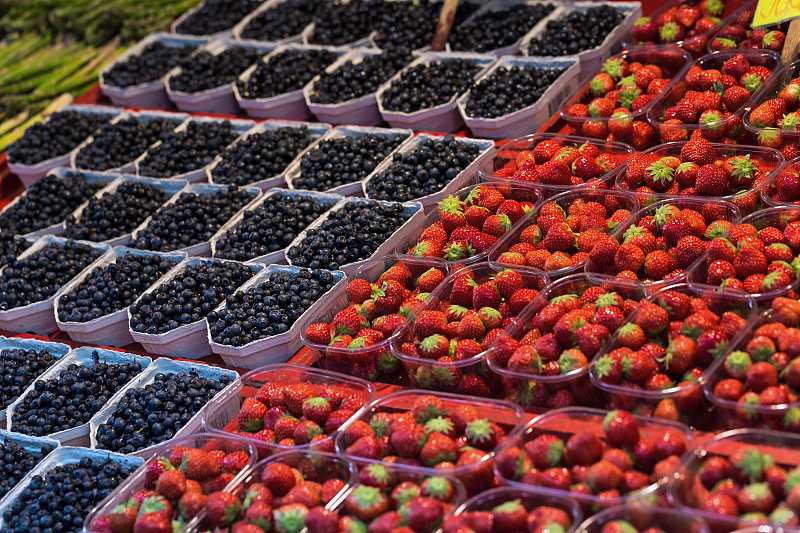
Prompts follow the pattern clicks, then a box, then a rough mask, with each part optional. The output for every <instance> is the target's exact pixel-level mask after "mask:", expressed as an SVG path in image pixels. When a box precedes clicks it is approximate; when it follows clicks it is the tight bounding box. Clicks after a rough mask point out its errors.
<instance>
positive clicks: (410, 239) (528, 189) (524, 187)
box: [394, 176, 542, 268]
mask: <svg viewBox="0 0 800 533" xmlns="http://www.w3.org/2000/svg"><path fill="white" fill-rule="evenodd" d="M470 181H471V182H472V183H470V184H469V185H468V186H466V187H464V188H463V189H461V190H459V191H456V192H455V193H453V194H452V196H453V197H455V198H458V199H459V200H461V201H462V202H464V201H466V200H467V198H468V197H469V196H470V194H471V193H473V191H475V190H476V189H478V188H481V187H487V188H489V189H492V190H497V191H499V192H500V193H501V194H502V195H503V196H504V197H505V199H506V200H516V201H517V202H526V203H529V204H531V205H532V206H533V207H534V208H535V207H536V206H537V205H538V204H539V202H540V201H541V198H542V192H541V191H540V190H539V189H537V188H536V187H534V186H532V185H529V184H525V183H480V178H478V176H473V177H472V178H471V179H470ZM440 220H441V216H440V215H439V213H438V210H432V211H431V212H430V213H429V214H428V215H427V216H426V217H425V219H424V220H423V221H422V223H421V224H420V225H418V226H416V227H415V228H414V229H413V230H412V231H408V232H406V233H405V235H403V237H402V238H401V240H400V242H399V243H398V244H397V245H396V246H395V248H394V253H396V254H398V255H414V247H415V246H416V245H417V244H418V243H419V242H420V238H421V236H422V234H423V232H424V231H425V229H426V228H428V227H430V226H433V225H434V224H435V223H436V222H438V221H440ZM499 242H500V239H499V238H498V239H497V241H495V243H494V244H493V245H490V246H488V247H486V249H484V250H481V251H478V252H476V253H474V254H473V255H470V256H468V257H464V258H462V259H458V260H449V259H447V257H446V256H445V257H444V260H445V261H447V262H448V263H449V264H450V267H451V268H455V267H459V266H464V265H471V264H473V263H479V262H483V261H486V260H487V259H488V258H489V254H490V253H491V251H492V250H493V248H494V247H495V246H496V245H497V243H499ZM437 257H438V255H437Z"/></svg>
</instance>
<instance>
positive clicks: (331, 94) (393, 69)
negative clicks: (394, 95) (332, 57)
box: [310, 51, 411, 104]
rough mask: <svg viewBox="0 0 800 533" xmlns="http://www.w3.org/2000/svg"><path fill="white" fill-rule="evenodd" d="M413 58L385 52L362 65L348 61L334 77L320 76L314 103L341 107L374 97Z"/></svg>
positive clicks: (331, 75)
mask: <svg viewBox="0 0 800 533" xmlns="http://www.w3.org/2000/svg"><path fill="white" fill-rule="evenodd" d="M410 58H411V56H410V54H408V53H406V52H405V51H403V52H396V51H385V52H383V53H380V54H378V55H368V56H365V57H364V58H363V59H361V61H359V62H357V63H356V62H354V61H348V62H347V63H345V64H344V65H342V66H340V67H338V68H337V69H336V70H334V71H333V72H331V73H323V74H321V75H320V78H319V80H317V81H316V82H315V83H314V85H313V87H312V89H311V97H310V100H311V101H312V102H315V103H319V104H339V103H342V102H347V101H348V100H352V99H353V98H359V97H361V96H364V95H367V94H371V93H373V92H375V91H376V90H377V89H378V87H380V85H381V84H382V83H384V82H385V81H386V80H388V79H389V78H391V77H392V76H394V75H395V74H396V73H397V72H399V71H400V69H402V68H403V67H404V66H405V65H406V64H408V62H409V60H410Z"/></svg>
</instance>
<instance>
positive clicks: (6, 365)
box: [0, 348, 56, 457]
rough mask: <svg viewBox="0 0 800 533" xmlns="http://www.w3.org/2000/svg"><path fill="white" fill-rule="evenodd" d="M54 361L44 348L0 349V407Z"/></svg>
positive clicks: (17, 394) (16, 395) (11, 400)
mask: <svg viewBox="0 0 800 533" xmlns="http://www.w3.org/2000/svg"><path fill="white" fill-rule="evenodd" d="M55 362H56V358H55V357H54V356H53V355H52V354H50V352H48V351H47V350H46V349H45V350H41V351H39V352H37V351H36V350H26V349H23V348H7V349H5V350H0V375H1V376H3V377H2V380H3V386H2V387H0V409H5V408H6V407H8V406H9V405H11V404H12V403H14V401H15V400H16V399H17V398H19V395H20V394H22V393H23V392H24V391H25V389H26V388H27V387H28V385H30V384H31V382H32V381H33V380H34V379H35V378H36V377H37V376H39V375H40V374H42V373H43V372H44V371H45V370H47V369H48V368H50V366H51V365H52V364H53V363H55ZM0 457H2V455H1V454H0Z"/></svg>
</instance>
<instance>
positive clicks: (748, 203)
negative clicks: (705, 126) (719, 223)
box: [616, 141, 783, 216]
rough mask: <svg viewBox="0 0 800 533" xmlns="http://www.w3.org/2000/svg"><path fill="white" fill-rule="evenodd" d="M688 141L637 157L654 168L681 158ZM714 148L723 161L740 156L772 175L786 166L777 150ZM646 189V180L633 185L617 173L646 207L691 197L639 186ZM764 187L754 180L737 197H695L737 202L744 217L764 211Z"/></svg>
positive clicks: (734, 146) (622, 186)
mask: <svg viewBox="0 0 800 533" xmlns="http://www.w3.org/2000/svg"><path fill="white" fill-rule="evenodd" d="M685 144H686V143H685V142H680V141H679V142H670V143H666V144H662V145H659V146H655V147H653V148H650V149H649V150H645V151H644V152H641V153H640V154H637V155H636V156H635V157H636V159H637V160H639V161H644V162H645V163H646V164H647V165H650V164H652V163H654V162H656V161H658V160H659V159H661V158H662V157H669V156H672V157H677V158H679V159H680V155H681V149H682V148H683V146H684V145H685ZM711 145H712V146H713V147H714V151H715V156H716V158H718V159H721V158H731V157H739V156H743V157H746V156H749V157H750V159H751V160H752V161H754V162H755V163H756V164H757V165H758V167H759V169H760V170H761V171H762V172H763V173H764V174H766V175H767V176H769V175H770V174H771V173H772V172H773V171H774V170H775V169H776V168H778V167H779V166H780V165H781V164H782V163H783V156H782V155H781V154H780V152H778V151H777V150H773V149H771V148H760V147H754V146H745V145H741V144H723V143H711ZM642 186H646V183H645V182H644V181H640V182H637V183H631V182H630V181H629V180H628V178H627V177H626V173H625V172H622V173H620V174H617V184H616V188H617V189H620V190H632V189H637V190H632V192H633V193H634V194H635V195H637V196H638V197H639V199H640V202H641V203H642V204H643V205H647V204H649V203H651V202H653V201H656V200H660V199H665V198H680V197H684V198H685V197H687V195H682V194H680V193H679V194H667V193H656V192H640V191H638V188H639V187H642ZM760 187H761V183H760V182H758V180H757V178H756V179H755V180H754V181H753V185H752V186H751V187H749V188H747V189H743V190H740V191H738V192H736V193H735V194H729V195H726V196H697V195H694V197H696V198H703V199H706V198H709V199H716V200H726V201H728V202H731V203H733V204H734V205H735V206H736V207H738V208H739V211H740V212H741V214H742V216H745V215H749V214H750V213H752V212H754V211H757V210H758V209H759V208H760V205H759V204H760V200H761V198H760V195H759V189H760Z"/></svg>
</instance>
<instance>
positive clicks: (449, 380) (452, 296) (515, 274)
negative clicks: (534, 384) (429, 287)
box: [391, 263, 547, 397]
mask: <svg viewBox="0 0 800 533" xmlns="http://www.w3.org/2000/svg"><path fill="white" fill-rule="evenodd" d="M546 284H547V278H546V276H545V275H544V274H542V273H541V272H539V271H534V270H529V269H526V268H519V267H508V268H504V267H499V266H491V265H489V264H487V263H478V264H476V265H473V266H468V267H461V268H459V269H457V270H454V272H453V273H452V274H450V276H449V277H448V278H447V279H445V281H444V282H443V283H442V284H441V286H440V288H439V289H437V290H436V291H435V292H434V293H433V294H432V295H431V296H430V298H429V299H428V300H427V301H426V302H425V303H424V304H423V305H422V306H420V307H419V308H417V310H416V311H414V312H412V313H411V314H410V315H409V316H408V319H407V321H406V323H405V324H404V325H403V326H401V327H400V328H399V329H398V330H397V332H396V333H395V335H394V336H393V337H392V339H391V348H392V352H393V353H394V354H395V355H396V356H397V357H398V358H399V359H400V360H401V361H402V362H403V364H404V365H405V368H406V371H407V372H408V375H409V378H410V380H411V384H412V385H413V386H414V387H416V388H422V389H434V390H440V391H445V392H458V393H460V394H466V395H470V396H479V397H492V396H496V395H497V393H498V392H499V391H500V387H499V383H497V382H496V380H495V379H494V377H495V376H494V374H492V373H491V372H490V371H489V370H488V369H487V368H486V365H485V362H484V360H483V353H484V352H485V351H486V350H487V349H488V348H489V347H490V346H491V345H492V342H493V341H494V339H495V338H497V336H498V335H500V334H501V333H502V331H503V329H504V328H507V327H508V326H509V325H511V324H513V323H514V322H515V320H516V319H517V317H519V316H520V315H521V314H522V313H523V311H525V309H526V308H527V307H528V305H529V304H530V303H531V302H532V301H533V299H534V298H535V297H536V295H537V294H538V293H539V290H541V289H542V288H544V286H545V285H546Z"/></svg>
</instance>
